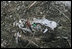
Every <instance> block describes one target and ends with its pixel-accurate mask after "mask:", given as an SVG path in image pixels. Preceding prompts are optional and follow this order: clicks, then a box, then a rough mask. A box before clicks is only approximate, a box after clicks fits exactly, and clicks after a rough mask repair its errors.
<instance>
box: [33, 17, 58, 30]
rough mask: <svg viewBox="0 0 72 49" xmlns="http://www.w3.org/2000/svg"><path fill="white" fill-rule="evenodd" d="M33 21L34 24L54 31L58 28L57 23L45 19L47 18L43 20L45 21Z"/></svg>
mask: <svg viewBox="0 0 72 49" xmlns="http://www.w3.org/2000/svg"><path fill="white" fill-rule="evenodd" d="M33 20H34V21H33V22H34V23H40V24H42V25H45V26H47V27H50V28H51V29H52V30H54V28H56V27H57V23H56V22H55V21H50V20H48V19H45V18H43V19H36V18H34V19H33Z"/></svg>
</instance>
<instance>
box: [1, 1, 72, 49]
mask: <svg viewBox="0 0 72 49" xmlns="http://www.w3.org/2000/svg"><path fill="white" fill-rule="evenodd" d="M32 4H33V5H32ZM43 16H45V17H46V19H49V20H52V21H55V22H57V23H58V24H59V25H58V26H57V28H55V30H54V31H52V30H50V31H47V32H46V33H45V34H43V33H42V32H37V33H35V34H34V36H33V35H31V34H30V33H24V32H23V31H22V30H20V29H19V28H18V27H16V26H13V23H14V22H15V21H19V19H21V18H24V19H26V18H34V17H35V18H42V17H43ZM17 32H20V34H21V36H22V37H20V38H19V39H18V44H16V42H15V37H14V34H15V33H17ZM4 41H5V43H4V44H3V45H4V46H2V43H3V42H4ZM1 47H2V48H71V11H70V9H68V8H67V7H65V6H64V5H63V4H62V5H60V4H55V1H36V2H35V3H34V1H1Z"/></svg>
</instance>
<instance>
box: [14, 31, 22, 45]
mask: <svg viewBox="0 0 72 49" xmlns="http://www.w3.org/2000/svg"><path fill="white" fill-rule="evenodd" d="M14 36H16V38H15V39H16V43H17V44H18V37H21V35H20V34H19V32H17V33H15V34H14Z"/></svg>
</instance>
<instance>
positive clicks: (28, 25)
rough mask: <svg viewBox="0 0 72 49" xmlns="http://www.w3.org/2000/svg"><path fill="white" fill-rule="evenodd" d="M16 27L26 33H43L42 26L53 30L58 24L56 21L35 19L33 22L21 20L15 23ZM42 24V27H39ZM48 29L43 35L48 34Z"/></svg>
mask: <svg viewBox="0 0 72 49" xmlns="http://www.w3.org/2000/svg"><path fill="white" fill-rule="evenodd" d="M13 24H14V25H16V26H18V27H19V28H20V29H22V30H23V32H24V33H26V32H25V31H27V32H32V31H33V30H34V31H36V32H37V31H41V30H42V28H41V26H42V25H44V26H46V27H50V28H51V29H52V30H54V28H56V27H57V23H56V22H55V21H50V20H48V19H46V18H42V19H36V18H33V21H30V20H25V19H20V20H19V22H14V23H13ZM39 24H40V25H39ZM47 31H48V29H47V28H46V29H45V30H44V31H43V33H46V32H47Z"/></svg>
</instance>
